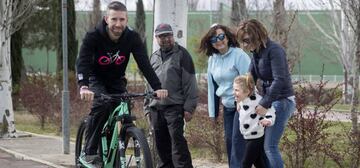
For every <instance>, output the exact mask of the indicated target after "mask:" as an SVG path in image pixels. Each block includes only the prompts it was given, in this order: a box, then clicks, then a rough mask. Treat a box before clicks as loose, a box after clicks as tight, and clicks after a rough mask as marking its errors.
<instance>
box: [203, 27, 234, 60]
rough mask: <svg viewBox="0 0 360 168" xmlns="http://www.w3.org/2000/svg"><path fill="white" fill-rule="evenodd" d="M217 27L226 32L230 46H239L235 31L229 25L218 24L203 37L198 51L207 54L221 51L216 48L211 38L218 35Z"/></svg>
mask: <svg viewBox="0 0 360 168" xmlns="http://www.w3.org/2000/svg"><path fill="white" fill-rule="evenodd" d="M217 29H221V30H223V31H224V32H225V36H226V37H227V38H228V39H229V42H228V46H229V47H239V43H238V41H237V40H236V36H235V34H234V33H233V31H232V30H231V29H230V28H228V27H227V26H224V25H220V24H216V25H214V26H212V27H211V28H210V30H209V31H208V32H207V33H206V34H205V35H204V36H203V38H202V39H201V42H200V47H199V50H198V52H200V53H205V54H206V55H207V56H211V55H213V54H214V53H219V51H218V50H217V49H215V48H214V47H213V46H212V44H211V42H210V38H211V37H213V36H215V35H216V30H217Z"/></svg>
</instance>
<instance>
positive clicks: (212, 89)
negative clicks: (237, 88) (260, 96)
mask: <svg viewBox="0 0 360 168" xmlns="http://www.w3.org/2000/svg"><path fill="white" fill-rule="evenodd" d="M199 50H200V52H202V53H205V54H206V55H207V56H209V60H208V111H209V116H210V118H212V119H214V120H215V119H216V118H217V117H218V114H219V104H220V98H221V103H222V105H223V106H224V116H223V117H224V130H225V142H226V149H227V156H228V163H229V167H230V168H240V167H241V160H242V157H243V150H244V138H243V136H242V135H241V134H240V131H239V116H238V115H239V114H238V113H236V107H235V98H234V95H233V81H234V78H235V77H236V76H238V75H243V74H245V73H246V72H247V71H248V69H249V64H250V58H249V56H248V55H247V54H246V53H245V52H244V51H243V50H242V49H240V48H239V43H238V42H237V41H236V37H235V35H234V34H233V33H232V32H231V30H230V29H229V28H228V27H226V26H224V25H219V24H214V25H213V26H211V28H210V30H209V31H208V32H207V34H206V35H205V36H204V37H203V38H202V39H201V44H200V48H199Z"/></svg>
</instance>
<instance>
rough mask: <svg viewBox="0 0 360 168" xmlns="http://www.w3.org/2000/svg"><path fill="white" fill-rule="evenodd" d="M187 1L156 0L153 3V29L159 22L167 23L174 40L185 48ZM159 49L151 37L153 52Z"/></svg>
mask: <svg viewBox="0 0 360 168" xmlns="http://www.w3.org/2000/svg"><path fill="white" fill-rule="evenodd" d="M187 11H188V7H187V3H184V2H183V1H179V0H156V1H155V3H154V29H153V30H155V28H156V26H157V25H158V24H160V23H168V24H170V25H171V27H172V28H173V31H174V38H175V41H176V42H178V43H179V44H180V45H181V46H183V47H185V48H186V35H187V19H188V18H187ZM157 49H159V45H158V44H157V42H156V39H155V38H154V39H153V52H154V51H156V50H157Z"/></svg>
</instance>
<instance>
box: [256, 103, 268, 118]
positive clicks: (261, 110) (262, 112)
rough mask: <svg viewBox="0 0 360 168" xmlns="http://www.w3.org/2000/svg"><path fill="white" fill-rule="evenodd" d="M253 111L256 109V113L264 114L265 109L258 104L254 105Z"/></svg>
mask: <svg viewBox="0 0 360 168" xmlns="http://www.w3.org/2000/svg"><path fill="white" fill-rule="evenodd" d="M255 111H256V114H258V115H261V116H265V114H266V112H267V109H266V108H264V107H263V106H262V105H258V106H256V108H255Z"/></svg>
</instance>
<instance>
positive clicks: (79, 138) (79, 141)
mask: <svg viewBox="0 0 360 168" xmlns="http://www.w3.org/2000/svg"><path fill="white" fill-rule="evenodd" d="M85 130H86V120H83V121H82V122H81V124H80V126H79V128H78V131H77V134H76V143H75V166H76V167H78V168H80V167H82V166H81V163H80V161H79V157H80V154H81V151H82V149H83V147H84V145H85Z"/></svg>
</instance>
